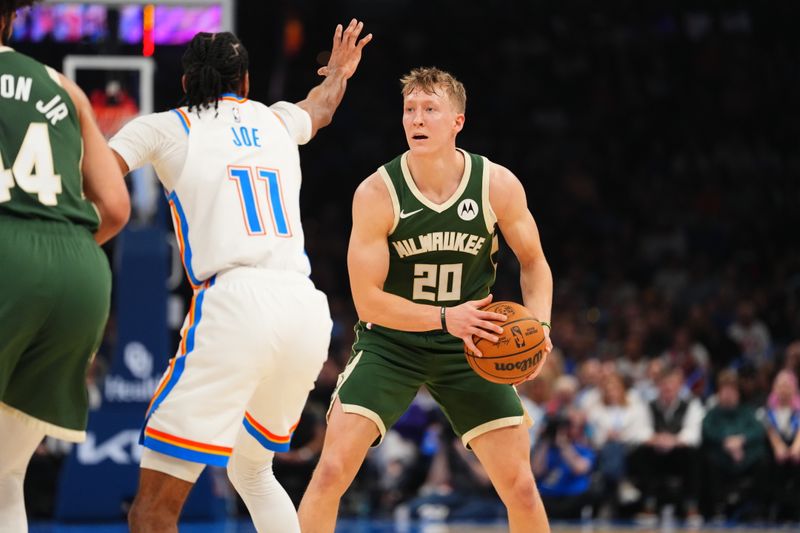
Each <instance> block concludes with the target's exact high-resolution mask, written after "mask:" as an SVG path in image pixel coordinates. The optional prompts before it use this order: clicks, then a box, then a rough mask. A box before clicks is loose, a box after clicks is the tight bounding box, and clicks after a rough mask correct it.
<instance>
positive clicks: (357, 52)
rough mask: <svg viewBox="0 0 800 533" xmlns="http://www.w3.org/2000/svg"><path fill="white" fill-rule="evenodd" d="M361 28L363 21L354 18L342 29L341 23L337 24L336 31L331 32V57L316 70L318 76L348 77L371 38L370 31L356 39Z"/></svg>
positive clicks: (356, 65)
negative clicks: (324, 64)
mask: <svg viewBox="0 0 800 533" xmlns="http://www.w3.org/2000/svg"><path fill="white" fill-rule="evenodd" d="M362 29H364V23H363V22H361V21H357V20H356V19H353V20H351V21H350V24H348V25H347V28H345V29H344V30H342V25H341V24H337V25H336V31H335V32H334V33H333V48H332V49H331V57H330V59H329V60H328V64H327V65H326V66H324V67H321V68H320V69H319V70H317V74H319V75H320V76H332V75H341V76H343V77H344V79H350V76H352V75H353V74H354V73H355V71H356V68H357V67H358V63H359V62H360V61H361V51H362V50H363V49H364V47H365V46H366V45H367V43H368V42H370V41H371V40H372V34H371V33H369V34H367V35H366V36H365V37H363V38H362V39H361V40H360V41H359V40H358V36H359V35H361V30H362Z"/></svg>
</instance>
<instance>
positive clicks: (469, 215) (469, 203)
mask: <svg viewBox="0 0 800 533" xmlns="http://www.w3.org/2000/svg"><path fill="white" fill-rule="evenodd" d="M458 216H459V218H461V220H466V221H470V220H472V219H473V218H475V217H476V216H478V204H477V203H476V202H475V200H472V199H471V198H467V199H465V200H461V203H460V204H458Z"/></svg>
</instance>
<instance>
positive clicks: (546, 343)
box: [514, 326, 553, 385]
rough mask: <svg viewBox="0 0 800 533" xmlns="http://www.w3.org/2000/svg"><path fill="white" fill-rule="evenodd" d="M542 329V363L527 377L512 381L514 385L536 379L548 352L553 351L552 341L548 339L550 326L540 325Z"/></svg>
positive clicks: (545, 362) (545, 361)
mask: <svg viewBox="0 0 800 533" xmlns="http://www.w3.org/2000/svg"><path fill="white" fill-rule="evenodd" d="M542 331H544V350H543V351H542V364H540V365H539V368H538V369H537V370H536V372H534V373H533V374H531V375H530V376H528V377H527V378H525V379H523V380H520V381H518V382H516V383H514V385H520V384H522V383H525V382H526V381H531V380H533V379H536V376H538V375H539V374H541V372H542V369H543V368H544V365H546V364H547V356H548V355H550V352H552V351H553V341H552V340H550V328H548V327H547V326H542Z"/></svg>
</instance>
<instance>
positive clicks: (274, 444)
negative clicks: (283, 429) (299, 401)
mask: <svg viewBox="0 0 800 533" xmlns="http://www.w3.org/2000/svg"><path fill="white" fill-rule="evenodd" d="M299 423H300V421H299V420H298V421H297V423H295V425H293V426H292V427H291V428H289V434H288V435H276V434H274V433H272V432H271V431H269V430H268V429H267V428H265V427H264V426H262V425H261V424H259V423H258V422H257V421H256V419H255V418H254V417H253V415H251V414H250V413H248V412H247V411H245V413H244V420H243V421H242V424H244V428H245V429H246V430H247V432H248V433H250V435H252V436H253V438H254V439H256V440H257V441H258V442H259V443H260V444H261V445H262V446H263V447H264V448H266V449H268V450H272V451H273V452H288V451H289V446H290V445H291V443H292V435H293V434H294V430H295V429H297V424H299Z"/></svg>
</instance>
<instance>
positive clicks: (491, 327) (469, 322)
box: [445, 294, 508, 357]
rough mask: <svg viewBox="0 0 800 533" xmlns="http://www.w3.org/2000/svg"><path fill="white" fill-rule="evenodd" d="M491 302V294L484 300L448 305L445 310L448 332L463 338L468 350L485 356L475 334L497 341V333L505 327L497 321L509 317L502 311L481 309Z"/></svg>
mask: <svg viewBox="0 0 800 533" xmlns="http://www.w3.org/2000/svg"><path fill="white" fill-rule="evenodd" d="M490 303H492V295H491V294H490V295H489V296H487V297H486V298H484V299H483V300H473V301H471V302H464V303H463V304H461V305H457V306H455V307H448V308H447V310H446V311H445V319H446V324H447V331H448V333H450V334H451V335H453V336H455V337H458V338H460V339H461V340H463V341H464V346H466V348H467V350H469V351H470V352H472V353H473V354H475V355H476V356H478V357H483V354H482V353H481V351H480V350H478V348H477V347H476V346H475V341H474V340H473V338H472V337H473V335H474V336H475V337H478V338H482V339H486V340H488V341H489V342H492V343H494V342H497V340H498V337H497V334H500V333H502V332H503V328H502V327H500V326H499V325H498V324H497V323H496V322H505V321H506V320H507V319H508V317H506V315H501V314H500V313H493V312H491V311H481V308H482V307H486V306H487V305H489V304H490Z"/></svg>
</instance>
